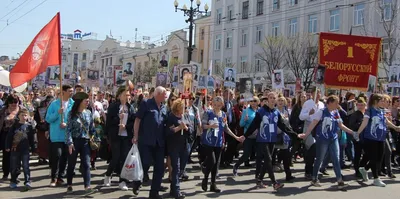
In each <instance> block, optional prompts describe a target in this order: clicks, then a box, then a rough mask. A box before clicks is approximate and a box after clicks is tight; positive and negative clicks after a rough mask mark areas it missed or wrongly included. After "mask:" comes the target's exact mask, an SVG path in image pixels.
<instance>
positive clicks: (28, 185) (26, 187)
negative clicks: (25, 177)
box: [22, 182, 32, 192]
mask: <svg viewBox="0 0 400 199" xmlns="http://www.w3.org/2000/svg"><path fill="white" fill-rule="evenodd" d="M31 189H32V186H31V183H29V182H28V183H26V184H25V187H24V189H23V190H22V192H26V191H29V190H31Z"/></svg>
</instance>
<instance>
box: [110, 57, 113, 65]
mask: <svg viewBox="0 0 400 199" xmlns="http://www.w3.org/2000/svg"><path fill="white" fill-rule="evenodd" d="M112 65H113V60H112V57H110V66H112Z"/></svg>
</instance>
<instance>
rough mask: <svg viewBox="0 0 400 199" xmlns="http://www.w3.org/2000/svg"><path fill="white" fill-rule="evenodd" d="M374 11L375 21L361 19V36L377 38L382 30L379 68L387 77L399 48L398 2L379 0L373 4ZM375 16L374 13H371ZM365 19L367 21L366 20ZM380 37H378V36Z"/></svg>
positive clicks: (394, 0)
mask: <svg viewBox="0 0 400 199" xmlns="http://www.w3.org/2000/svg"><path fill="white" fill-rule="evenodd" d="M375 10H376V13H377V14H378V16H379V17H378V19H377V20H376V21H371V20H370V19H371V18H370V17H368V15H367V14H365V16H366V17H364V18H363V20H364V21H363V26H362V34H363V35H366V36H378V34H379V32H382V31H379V30H383V35H382V36H381V37H382V38H383V47H384V49H382V50H383V57H382V62H383V64H381V65H380V66H379V67H380V68H381V69H383V70H384V71H385V74H386V77H388V76H389V67H390V66H392V65H393V64H394V62H395V61H396V52H397V50H398V49H399V47H400V40H399V38H400V37H399V36H400V28H399V24H398V19H397V17H398V15H399V12H400V11H399V4H398V0H380V1H378V2H376V3H375ZM371 14H375V13H371ZM366 19H367V20H366ZM379 36H380V35H379Z"/></svg>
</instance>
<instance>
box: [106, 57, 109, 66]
mask: <svg viewBox="0 0 400 199" xmlns="http://www.w3.org/2000/svg"><path fill="white" fill-rule="evenodd" d="M106 66H109V65H108V58H106Z"/></svg>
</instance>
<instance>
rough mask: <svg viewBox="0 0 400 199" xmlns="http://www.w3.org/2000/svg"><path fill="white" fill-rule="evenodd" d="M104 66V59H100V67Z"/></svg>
mask: <svg viewBox="0 0 400 199" xmlns="http://www.w3.org/2000/svg"><path fill="white" fill-rule="evenodd" d="M104 67H105V65H104V59H101V68H104Z"/></svg>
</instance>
